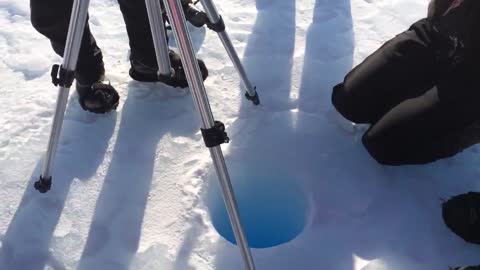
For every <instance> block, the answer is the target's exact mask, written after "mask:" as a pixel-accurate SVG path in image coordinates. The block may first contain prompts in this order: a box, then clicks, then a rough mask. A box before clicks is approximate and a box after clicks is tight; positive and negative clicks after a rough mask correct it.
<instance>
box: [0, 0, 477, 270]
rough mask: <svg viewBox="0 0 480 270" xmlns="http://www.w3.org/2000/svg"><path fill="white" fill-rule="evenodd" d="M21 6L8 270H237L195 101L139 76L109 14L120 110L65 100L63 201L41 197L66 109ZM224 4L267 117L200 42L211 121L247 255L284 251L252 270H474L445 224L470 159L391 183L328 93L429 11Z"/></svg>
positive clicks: (257, 1)
mask: <svg viewBox="0 0 480 270" xmlns="http://www.w3.org/2000/svg"><path fill="white" fill-rule="evenodd" d="M27 2H28V1H20V0H0V99H1V103H2V106H0V198H1V199H0V237H1V238H0V240H1V242H0V269H1V270H30V269H42V270H43V269H52V270H63V269H81V270H87V269H88V270H92V269H95V270H97V269H98V270H119V269H125V270H126V269H136V270H150V269H162V270H173V269H175V270H180V269H220V270H224V269H227V270H236V269H243V266H242V262H241V257H240V255H239V252H238V249H237V248H236V246H234V245H232V244H231V243H230V242H228V241H226V240H225V238H223V237H222V236H220V234H219V233H218V232H217V230H216V229H215V227H217V228H218V230H219V231H222V233H225V231H228V230H226V229H225V227H224V226H223V225H225V224H226V223H225V218H226V217H225V213H224V209H223V208H222V202H221V198H220V194H219V193H218V187H217V182H216V178H215V177H214V172H213V171H212V170H211V168H210V166H211V163H210V158H209V154H208V151H207V149H206V148H205V147H204V146H203V143H202V139H201V136H200V135H199V132H198V130H199V119H198V116H197V114H196V111H195V110H194V106H193V103H192V100H191V96H190V95H189V94H188V91H179V90H175V89H171V88H167V87H165V86H162V85H152V84H150V85H148V84H139V83H136V82H132V81H131V80H130V79H129V78H128V75H127V72H128V67H129V66H128V61H127V51H128V43H127V37H126V33H125V28H124V24H123V21H122V19H121V14H120V12H119V8H118V5H117V3H116V1H113V0H92V5H91V8H90V11H91V21H90V23H91V26H92V31H93V32H94V34H95V36H96V38H97V40H98V42H99V45H100V46H101V47H102V49H103V51H104V56H105V61H106V63H107V67H108V75H109V76H110V78H111V80H112V84H114V85H115V86H116V88H117V89H118V90H119V92H120V94H121V95H122V99H121V105H120V106H119V108H118V111H117V112H116V113H112V114H109V115H106V116H97V115H93V114H88V113H85V112H83V111H82V110H81V108H80V107H79V105H78V103H77V100H76V95H75V94H72V95H71V100H70V102H69V106H68V109H67V113H66V120H65V124H64V129H63V134H62V138H61V144H60V147H59V151H58V156H57V159H56V167H55V172H54V186H53V189H52V191H51V192H49V193H48V194H44V195H41V194H39V193H38V192H36V191H34V190H33V188H32V183H33V181H35V180H36V178H37V177H38V175H39V174H40V167H41V164H42V159H41V156H42V154H43V152H44V150H45V146H46V143H47V139H48V138H47V137H48V132H49V127H50V124H51V119H52V116H53V109H54V104H55V98H56V95H57V91H56V89H54V88H53V87H52V86H51V84H50V78H49V69H50V66H51V64H52V63H54V62H59V61H60V59H59V58H58V57H57V56H55V55H54V54H53V52H52V50H51V49H50V45H49V43H48V41H47V40H46V39H45V38H43V37H42V36H40V35H39V34H38V33H36V32H35V30H34V29H33V28H32V27H31V25H30V23H29V8H28V3H27ZM216 4H217V5H218V6H217V7H218V10H219V11H220V13H221V14H223V16H224V18H225V21H226V25H227V30H228V32H229V34H230V36H231V39H232V41H233V43H234V45H235V47H236V48H237V50H238V53H239V55H240V56H241V58H242V61H243V63H244V65H245V68H246V70H247V72H248V73H249V75H250V78H251V80H252V81H253V82H254V84H255V85H256V86H257V87H258V91H259V93H260V95H261V98H262V101H263V105H262V106H260V107H257V108H255V107H253V106H252V104H251V103H250V102H248V101H245V100H244V99H243V94H242V91H241V90H240V82H239V78H238V76H237V74H236V73H235V70H234V68H233V66H232V64H231V63H230V61H229V60H228V57H227V54H226V53H225V52H224V51H223V49H222V46H221V42H220V41H219V40H218V38H217V36H216V34H214V33H212V32H210V31H206V30H205V29H192V37H193V40H194V43H195V47H196V49H197V50H198V56H199V57H200V58H203V59H204V60H205V62H206V64H207V66H208V67H209V70H210V77H209V78H208V79H207V81H206V82H205V85H206V88H207V91H208V94H209V98H210V102H211V107H212V110H213V113H214V115H215V118H216V119H218V120H221V121H223V122H224V123H226V124H227V125H228V132H229V135H230V137H231V139H232V142H231V144H230V145H224V146H223V149H224V150H225V154H226V156H227V162H228V166H229V168H230V173H231V176H232V181H233V182H234V185H235V189H236V191H237V196H238V199H239V204H240V210H241V211H242V215H243V216H244V223H245V226H246V228H247V231H249V232H251V233H250V234H249V235H250V238H252V241H251V242H252V245H256V246H261V245H262V243H265V241H273V242H274V241H276V240H279V241H281V240H284V241H288V240H291V241H289V242H288V243H285V244H282V245H279V246H276V247H273V248H255V249H253V250H252V251H253V255H254V258H255V261H256V263H257V268H258V269H269V270H270V269H275V270H292V269H301V270H318V269H335V270H344V269H345V270H359V269H362V268H363V269H364V270H374V269H388V270H401V269H409V270H414V269H418V270H420V269H421V270H426V269H428V270H430V269H437V270H440V269H447V267H448V266H450V265H468V264H478V263H480V260H479V259H478V258H479V257H480V256H479V254H480V248H478V247H475V246H472V245H468V244H466V243H464V242H462V241H461V240H460V239H458V238H457V237H455V236H454V235H453V234H452V233H450V232H449V231H448V230H447V229H446V227H445V226H444V225H443V223H442V220H441V215H440V199H441V198H447V197H448V196H451V195H455V194H458V193H462V192H466V191H471V190H477V191H478V190H479V189H480V182H479V181H478V178H479V176H480V169H479V168H478V166H477V164H478V163H479V162H480V156H479V155H478V153H477V151H476V150H477V149H475V148H472V149H470V150H468V151H466V152H465V153H463V154H461V155H458V156H457V157H455V158H453V159H449V160H444V161H440V162H437V163H435V164H431V165H428V166H422V167H417V166H409V167H403V168H386V167H381V166H379V165H377V164H376V163H375V162H373V161H372V160H371V159H370V158H369V156H368V155H367V153H366V152H365V150H363V148H362V146H361V145H360V144H359V142H358V134H357V135H348V134H346V133H345V132H342V131H341V130H339V129H338V128H337V127H336V126H335V124H333V123H332V121H331V120H329V117H327V115H328V113H327V112H328V111H329V110H330V109H331V106H330V103H329V101H330V97H329V95H330V91H331V90H330V89H331V87H332V86H333V85H334V84H335V83H337V82H338V81H340V80H341V79H342V78H343V76H344V75H345V74H346V72H347V71H348V70H349V69H350V68H351V67H352V66H353V65H355V64H357V63H359V62H360V61H361V60H362V59H364V58H365V57H366V56H367V55H368V54H369V53H371V52H373V51H374V50H375V49H376V48H377V47H378V46H380V45H381V44H382V43H383V42H384V41H386V40H387V39H389V38H391V37H393V36H394V35H395V34H396V33H398V32H400V31H402V30H404V29H405V28H407V27H408V26H409V24H411V23H412V22H414V21H415V20H417V19H419V18H421V17H422V16H423V15H424V14H425V10H426V6H427V1H426V0H377V1H371V0H352V1H351V2H350V1H349V0H316V1H315V0H296V1H295V0H232V1H217V2H216ZM72 92H73V91H72ZM279 213H280V214H279ZM227 234H228V232H227ZM297 234H298V236H296V235H297ZM295 236H296V237H295ZM226 237H227V238H228V236H226ZM264 238H265V239H264ZM272 239H273V240H272Z"/></svg>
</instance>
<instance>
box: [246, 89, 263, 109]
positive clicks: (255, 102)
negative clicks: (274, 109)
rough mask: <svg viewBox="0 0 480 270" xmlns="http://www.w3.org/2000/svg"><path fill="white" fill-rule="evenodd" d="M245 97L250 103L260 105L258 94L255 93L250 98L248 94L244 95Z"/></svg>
mask: <svg viewBox="0 0 480 270" xmlns="http://www.w3.org/2000/svg"><path fill="white" fill-rule="evenodd" d="M256 89H257V88H256V87H255V88H254V90H256ZM245 97H246V98H247V99H248V100H250V101H251V102H253V104H255V105H260V98H259V97H258V92H257V91H255V95H253V96H251V95H250V94H249V93H248V92H246V93H245Z"/></svg>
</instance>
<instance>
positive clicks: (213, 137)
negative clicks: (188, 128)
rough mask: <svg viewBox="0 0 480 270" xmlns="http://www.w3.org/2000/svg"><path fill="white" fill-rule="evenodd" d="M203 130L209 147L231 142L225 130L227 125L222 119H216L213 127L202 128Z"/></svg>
mask: <svg viewBox="0 0 480 270" xmlns="http://www.w3.org/2000/svg"><path fill="white" fill-rule="evenodd" d="M201 130H202V136H203V141H204V142H205V145H206V146H207V147H208V148H212V147H216V146H219V145H221V144H223V143H228V142H230V138H228V135H227V133H226V132H225V125H224V124H223V123H222V122H220V121H215V124H214V125H213V127H211V128H209V129H203V128H202V129H201Z"/></svg>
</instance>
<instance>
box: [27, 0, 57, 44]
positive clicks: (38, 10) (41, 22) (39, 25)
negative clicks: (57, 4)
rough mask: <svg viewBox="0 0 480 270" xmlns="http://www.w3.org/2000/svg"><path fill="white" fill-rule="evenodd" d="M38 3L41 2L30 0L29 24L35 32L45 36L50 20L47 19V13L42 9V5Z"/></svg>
mask: <svg viewBox="0 0 480 270" xmlns="http://www.w3.org/2000/svg"><path fill="white" fill-rule="evenodd" d="M39 2H41V1H38V0H31V3H30V7H31V10H30V22H31V23H32V26H33V28H35V30H37V31H38V32H39V33H41V34H44V35H45V34H46V33H47V32H48V29H49V28H50V27H51V22H52V18H49V16H48V15H49V14H48V12H46V11H45V8H44V7H42V5H43V4H41V3H39Z"/></svg>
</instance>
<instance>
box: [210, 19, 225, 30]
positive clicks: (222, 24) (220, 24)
mask: <svg viewBox="0 0 480 270" xmlns="http://www.w3.org/2000/svg"><path fill="white" fill-rule="evenodd" d="M207 27H208V28H209V29H210V30H212V31H215V32H217V33H220V32H223V31H225V22H224V21H223V18H222V16H220V20H218V22H216V23H212V22H211V21H210V20H207Z"/></svg>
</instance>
